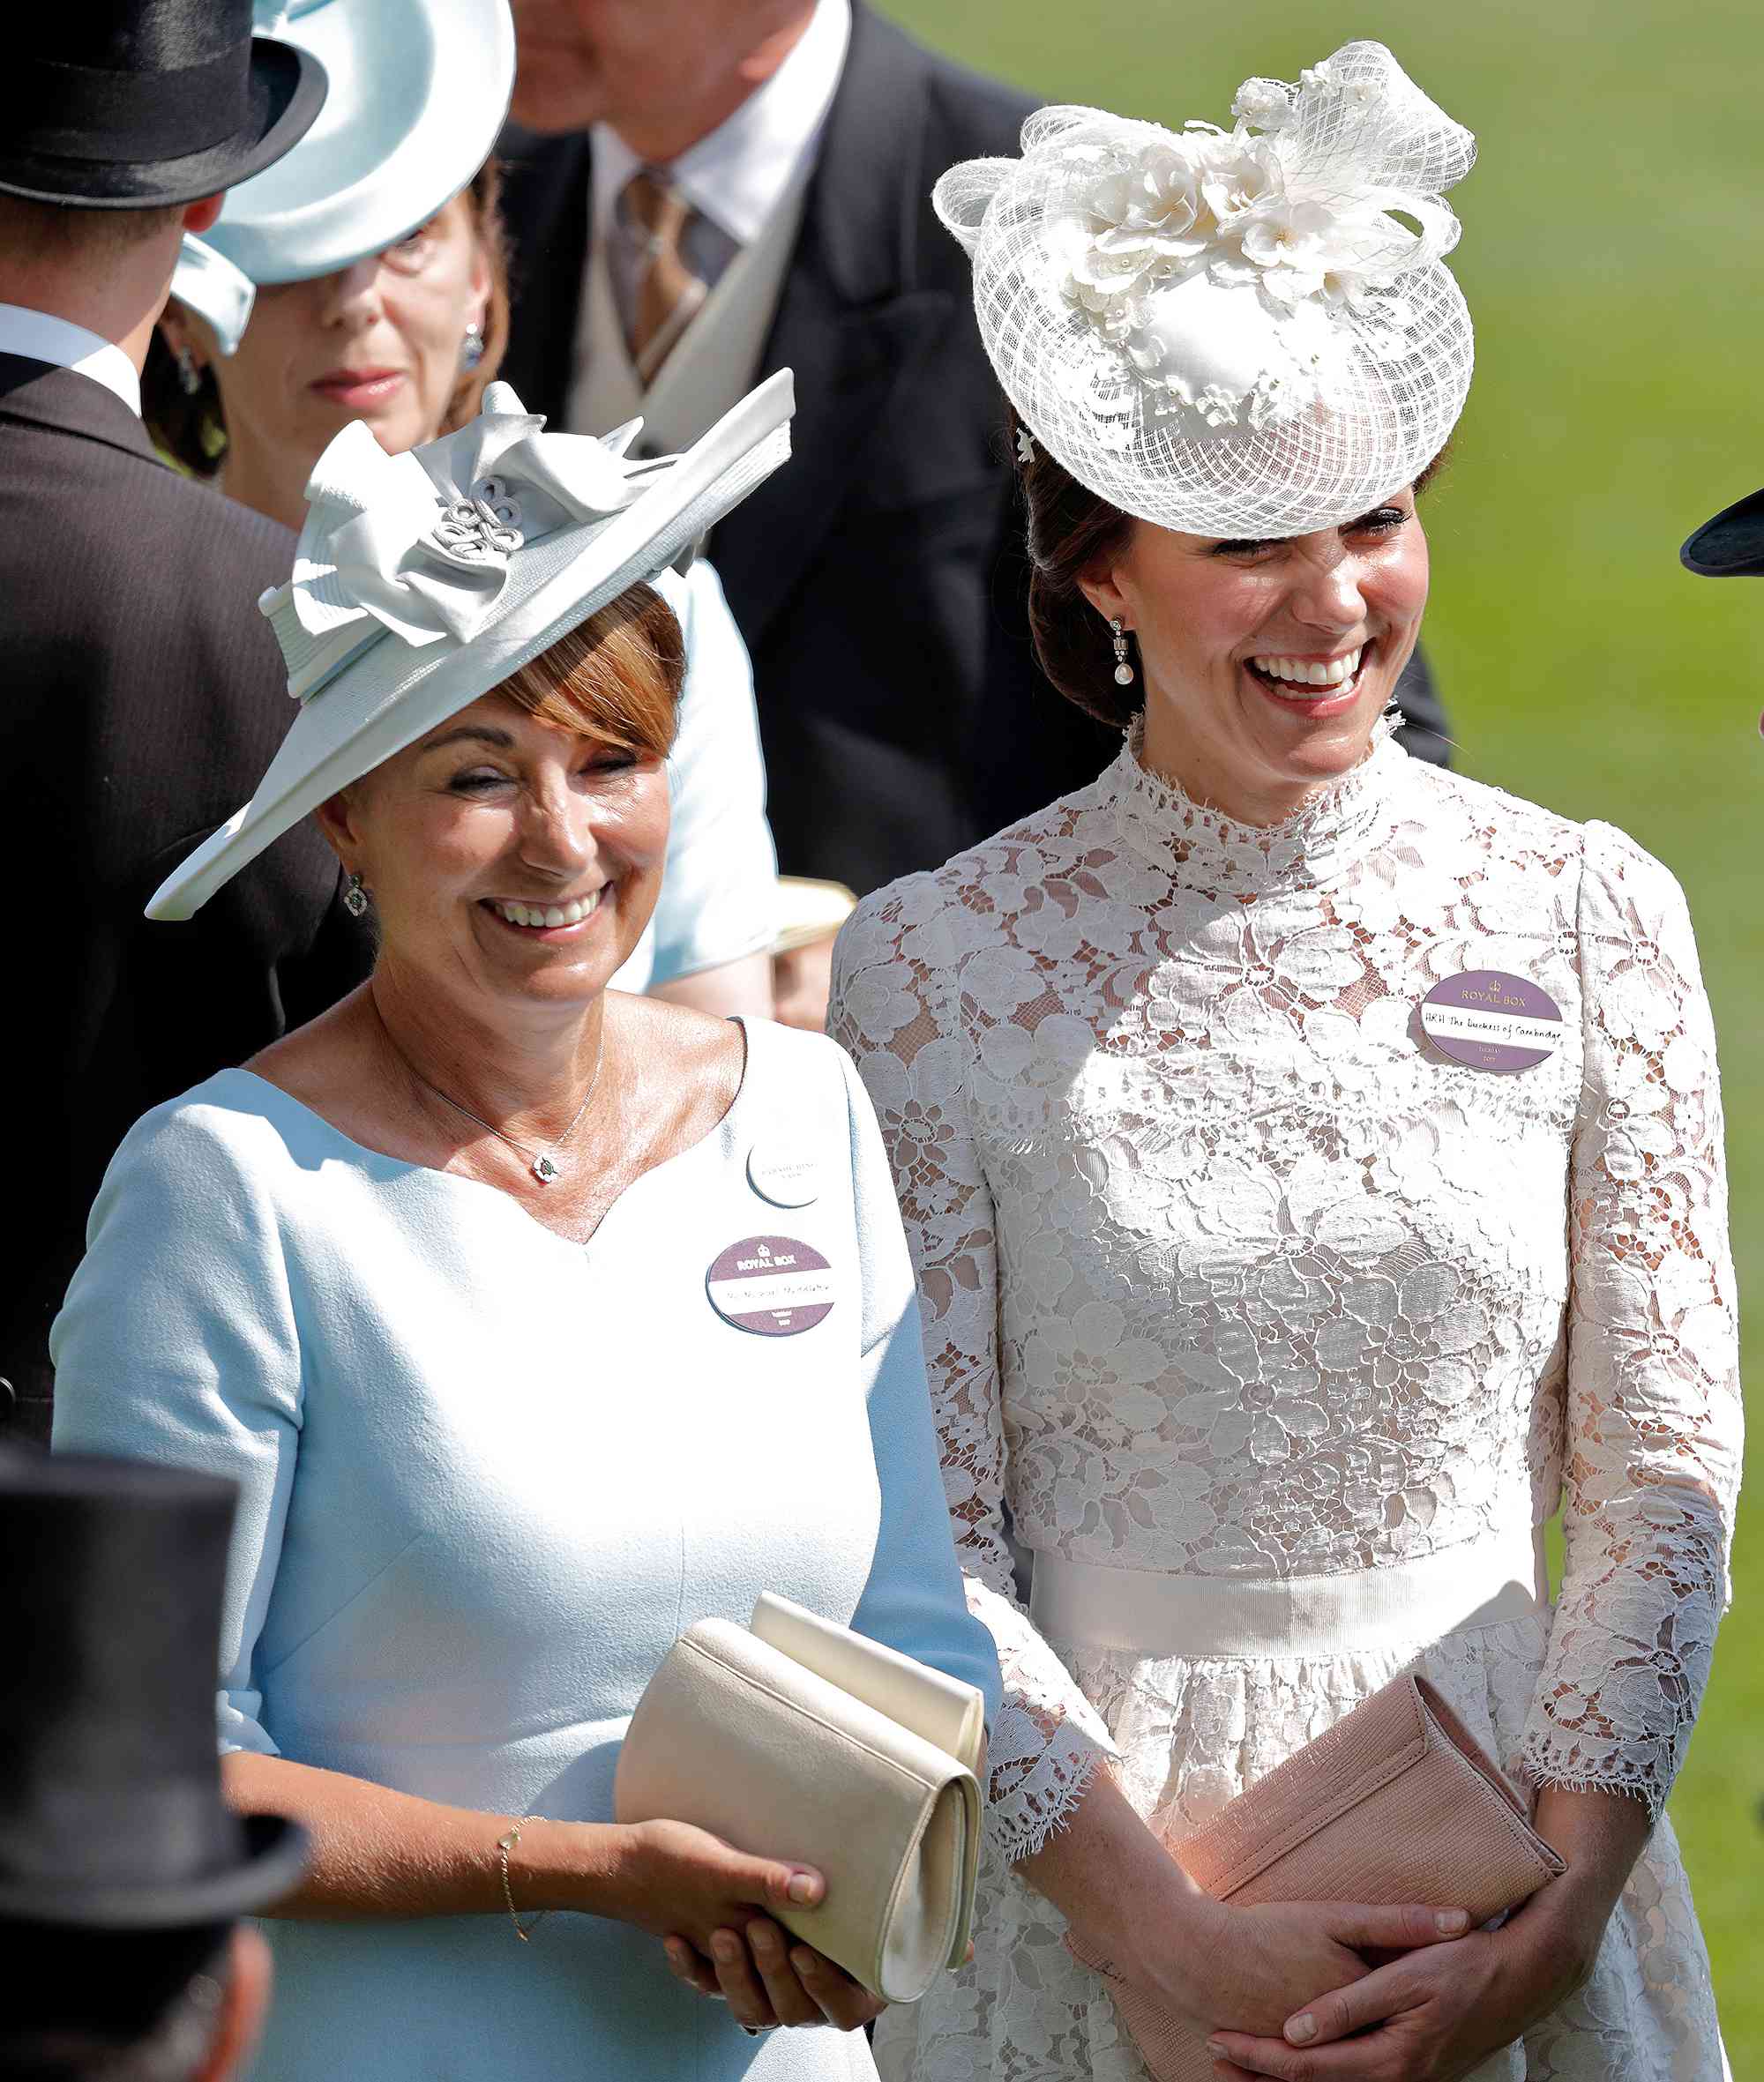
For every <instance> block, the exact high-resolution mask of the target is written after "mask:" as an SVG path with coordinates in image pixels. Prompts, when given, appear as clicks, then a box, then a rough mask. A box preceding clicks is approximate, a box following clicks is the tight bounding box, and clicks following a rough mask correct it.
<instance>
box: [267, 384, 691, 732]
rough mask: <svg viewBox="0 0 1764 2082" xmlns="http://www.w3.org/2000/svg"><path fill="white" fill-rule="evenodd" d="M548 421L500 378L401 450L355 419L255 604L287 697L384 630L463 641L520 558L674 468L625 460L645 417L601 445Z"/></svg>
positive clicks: (321, 464) (312, 484)
mask: <svg viewBox="0 0 1764 2082" xmlns="http://www.w3.org/2000/svg"><path fill="white" fill-rule="evenodd" d="M544 425H545V422H544V420H543V419H542V417H541V416H539V415H538V414H534V413H530V412H525V411H523V410H522V409H521V405H520V400H519V398H518V397H516V395H515V393H514V392H513V391H512V389H511V387H510V386H509V385H508V384H502V383H497V384H491V385H490V388H489V389H488V390H487V391H486V392H484V402H483V411H482V414H481V415H480V416H479V417H478V418H477V419H475V420H473V421H472V422H470V424H469V425H467V426H464V427H461V428H460V430H459V431H458V432H457V433H455V434H450V435H447V436H445V437H443V438H442V439H440V440H437V441H432V442H430V443H429V444H428V445H427V446H426V447H423V448H420V449H415V450H411V451H408V452H407V453H405V454H402V455H388V454H387V453H386V452H385V450H384V449H383V448H382V447H381V446H380V444H379V443H378V442H377V440H376V439H375V438H374V437H373V435H372V433H371V432H370V430H369V429H368V427H367V425H366V423H365V422H363V421H361V420H355V421H354V422H351V423H350V425H348V427H346V428H345V429H343V431H342V432H341V433H340V434H339V435H338V436H337V437H336V438H335V439H334V440H333V442H332V443H331V444H330V446H329V447H328V448H327V449H326V450H325V453H324V454H323V455H322V456H321V457H320V458H319V459H318V463H317V465H316V466H314V469H313V473H312V476H311V479H310V481H309V483H308V485H307V488H306V498H307V507H308V511H307V517H306V525H305V526H303V528H302V530H301V534H300V543H299V547H298V548H297V549H296V550H295V561H294V575H293V577H292V578H290V579H289V581H288V584H287V585H286V586H280V587H278V588H277V589H276V590H274V591H273V592H272V593H266V594H265V596H264V599H263V601H262V602H261V603H260V605H261V606H262V608H263V611H264V613H265V615H267V616H269V618H270V622H271V624H272V626H273V628H274V630H275V632H276V637H277V639H278V641H279V642H280V645H281V647H282V655H283V657H284V658H285V660H287V664H288V692H289V693H290V694H292V695H294V696H295V698H297V699H299V700H302V701H308V700H310V699H311V698H312V697H313V696H314V695H316V694H318V692H320V691H321V690H323V689H324V688H325V686H326V685H327V684H329V683H330V682H331V681H332V680H333V679H334V678H335V677H336V675H337V674H338V673H339V672H340V671H341V670H342V669H343V668H344V667H345V666H346V665H347V664H348V663H349V661H350V660H352V659H353V658H355V657H356V656H357V655H359V653H361V651H362V650H363V648H364V646H365V645H367V644H370V643H372V642H375V641H377V639H378V638H380V637H381V636H383V635H385V634H387V633H390V634H391V635H393V636H396V637H398V638H401V639H402V640H403V641H404V642H405V643H407V644H412V645H425V644H432V643H437V642H439V641H440V640H441V639H442V638H445V637H451V638H452V639H453V641H454V642H456V643H462V644H463V643H468V642H469V641H470V640H471V638H473V637H474V636H475V635H476V634H477V632H478V631H479V630H480V629H482V627H483V626H484V624H485V623H486V622H488V621H489V620H490V617H491V616H492V615H493V614H494V613H495V611H496V608H497V603H498V601H500V600H501V598H502V596H503V592H504V589H505V586H506V584H507V581H508V572H509V559H510V557H511V556H512V554H513V553H514V551H516V550H517V549H519V548H523V547H524V546H525V545H526V544H527V543H528V542H531V541H536V540H538V539H539V538H541V537H542V536H544V535H548V534H551V533H552V532H553V530H555V529H557V528H560V527H563V526H567V525H569V524H571V523H572V522H582V521H587V520H593V519H606V518H608V517H609V516H610V515H612V514H614V513H617V512H620V511H623V510H624V508H625V507H626V506H628V505H629V504H631V503H632V500H633V499H634V498H635V497H636V496H638V493H639V491H640V490H641V489H642V488H643V486H644V484H645V483H646V482H647V481H649V480H650V479H653V478H654V477H656V476H658V475H662V474H666V472H667V471H668V470H669V469H671V468H672V466H673V464H674V461H675V459H674V458H673V457H672V456H659V457H655V458H654V459H649V460H647V461H641V462H633V461H632V460H630V459H629V458H628V456H627V453H626V451H627V450H628V449H629V448H630V445H631V444H632V441H633V440H634V439H635V437H636V436H637V433H638V431H639V429H640V427H641V425H642V422H641V421H640V420H632V421H631V422H629V423H628V424H627V425H625V426H623V427H620V428H619V429H617V431H616V432H614V433H611V434H609V435H607V436H606V437H605V438H604V439H602V440H595V439H594V437H592V436H589V435H586V434H547V433H545V432H543V431H542V429H543V427H544Z"/></svg>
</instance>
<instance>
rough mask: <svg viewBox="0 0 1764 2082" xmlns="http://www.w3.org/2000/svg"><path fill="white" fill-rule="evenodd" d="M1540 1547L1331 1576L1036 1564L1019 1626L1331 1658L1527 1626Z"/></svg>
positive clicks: (1474, 1552)
mask: <svg viewBox="0 0 1764 2082" xmlns="http://www.w3.org/2000/svg"><path fill="white" fill-rule="evenodd" d="M1548 1602H1549V1585H1548V1578H1546V1576H1545V1574H1544V1543H1543V1535H1542V1534H1540V1533H1535V1532H1533V1531H1531V1530H1530V1529H1529V1528H1527V1529H1525V1530H1522V1531H1521V1530H1518V1529H1514V1530H1513V1531H1509V1532H1506V1533H1497V1534H1489V1535H1487V1536H1486V1537H1484V1538H1483V1539H1480V1540H1473V1541H1466V1542H1463V1543H1461V1544H1460V1545H1458V1546H1456V1547H1450V1548H1446V1549H1444V1551H1443V1552H1440V1553H1438V1554H1431V1555H1423V1556H1419V1557H1418V1558H1417V1559H1416V1560H1414V1561H1408V1562H1390V1563H1383V1564H1381V1565H1380V1566H1379V1567H1378V1568H1375V1569H1357V1570H1353V1571H1349V1572H1348V1573H1346V1574H1343V1575H1340V1576H1282V1577H1259V1578H1252V1579H1247V1580H1246V1579H1245V1578H1242V1577H1231V1576H1164V1575H1161V1574H1159V1573H1158V1572H1156V1571H1154V1570H1149V1569H1110V1568H1103V1567H1099V1566H1098V1565H1096V1564H1095V1563H1090V1562H1071V1561H1067V1560H1065V1559H1064V1558H1063V1557H1062V1556H1058V1555H1043V1554H1038V1555H1037V1556H1035V1573H1034V1576H1033V1578H1032V1579H1031V1583H1030V1590H1029V1616H1030V1617H1031V1618H1032V1619H1033V1620H1034V1621H1035V1625H1036V1626H1037V1628H1038V1629H1039V1630H1040V1631H1042V1632H1043V1634H1045V1635H1046V1636H1047V1638H1048V1639H1049V1640H1050V1641H1054V1642H1060V1643H1065V1644H1066V1645H1070V1646H1073V1647H1083V1648H1111V1649H1120V1650H1125V1651H1126V1652H1127V1653H1132V1654H1136V1655H1192V1656H1209V1655H1224V1656H1240V1655H1246V1656H1255V1655H1340V1654H1342V1653H1346V1652H1348V1651H1350V1650H1352V1649H1356V1648H1387V1647H1394V1646H1396V1645H1404V1644H1408V1643H1417V1644H1418V1643H1423V1642H1427V1641H1437V1640H1440V1639H1442V1638H1444V1637H1445V1636H1446V1635H1447V1634H1458V1633H1463V1632H1465V1631H1468V1630H1469V1629H1470V1628H1472V1627H1487V1626H1496V1625H1499V1624H1500V1623H1503V1622H1505V1621H1508V1620H1514V1619H1529V1618H1531V1617H1533V1616H1536V1614H1537V1613H1538V1612H1539V1611H1541V1610H1542V1609H1544V1608H1545V1607H1546V1606H1547V1604H1548Z"/></svg>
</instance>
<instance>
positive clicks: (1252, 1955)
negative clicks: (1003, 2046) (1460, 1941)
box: [1018, 1772, 1469, 2038]
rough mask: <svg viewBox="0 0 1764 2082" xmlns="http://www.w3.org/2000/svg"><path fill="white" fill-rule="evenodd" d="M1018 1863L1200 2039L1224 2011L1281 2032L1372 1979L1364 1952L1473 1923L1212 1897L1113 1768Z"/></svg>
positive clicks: (1074, 1926)
mask: <svg viewBox="0 0 1764 2082" xmlns="http://www.w3.org/2000/svg"><path fill="white" fill-rule="evenodd" d="M1018 1870H1019V1871H1020V1872H1021V1873H1022V1874H1023V1876H1024V1877H1025V1878H1026V1879H1027V1880H1028V1883H1029V1884H1030V1885H1031V1886H1033V1887H1034V1888H1035V1890H1036V1892H1039V1893H1042V1894H1044V1895H1045V1896H1046V1897H1047V1898H1048V1899H1050V1901H1052V1902H1053V1904H1054V1906H1055V1907H1057V1908H1058V1909H1060V1910H1062V1911H1063V1912H1064V1914H1065V1918H1066V1921H1067V1923H1068V1925H1069V1926H1070V1929H1071V1933H1072V1936H1073V1937H1074V1938H1076V1939H1079V1940H1080V1941H1081V1942H1082V1943H1083V1944H1085V1946H1086V1947H1087V1949H1088V1950H1089V1951H1092V1952H1094V1953H1095V1954H1096V1955H1098V1956H1100V1957H1103V1958H1105V1959H1109V1960H1110V1961H1112V1962H1113V1967H1114V1971H1115V1972H1116V1973H1117V1974H1119V1975H1120V1976H1121V1978H1122V1979H1124V1980H1125V1981H1131V1982H1133V1983H1135V1984H1137V1985H1138V1986H1139V1987H1140V1988H1141V1989H1144V1990H1145V1991H1146V1992H1147V1994H1148V1995H1150V1996H1154V1997H1155V2000H1156V2001H1157V2003H1158V2004H1160V2005H1161V2006H1162V2008H1163V2009H1165V2010H1169V2011H1174V2012H1175V2013H1176V2015H1177V2017H1178V2018H1180V2019H1183V2020H1184V2021H1185V2023H1186V2024H1188V2025H1189V2026H1192V2028H1193V2030H1194V2032H1195V2034H1196V2036H1197V2038H1199V2037H1200V2035H1202V2034H1205V2033H1209V2032H1211V2031H1212V2030H1213V2028H1214V2027H1215V2026H1217V2025H1219V2024H1221V2023H1222V2022H1224V2021H1226V2020H1229V2021H1230V2023H1231V2024H1232V2025H1233V2026H1235V2028H1236V2029H1237V2031H1239V2032H1240V2033H1241V2032H1245V2031H1248V2032H1266V2033H1278V2032H1279V2030H1280V2029H1281V2026H1282V2024H1283V2023H1284V2022H1285V2020H1286V2019H1288V2018H1289V2017H1290V2016H1291V2015H1292V2014H1293V2012H1294V2011H1295V2010H1297V2009H1298V2008H1300V2007H1302V2006H1303V2005H1304V2004H1306V2003H1308V2002H1310V2001H1311V2000H1312V1997H1313V1996H1320V1995H1323V1994H1325V1993H1326V1992H1327V1991H1328V1990H1330V1989H1341V1988H1342V1987H1345V1986H1346V1985H1347V1983H1349V1981H1357V1980H1359V1979H1360V1978H1361V1977H1363V1976H1364V1974H1366V1973H1367V1971H1368V1968H1367V1965H1366V1962H1365V1960H1364V1959H1363V1958H1362V1957H1361V1953H1362V1952H1363V1951H1406V1950H1408V1949H1409V1947H1411V1946H1414V1945H1437V1944H1440V1943H1441V1942H1442V1941H1444V1940H1446V1939H1447V1938H1450V1937H1454V1936H1458V1935H1460V1934H1461V1932H1462V1931H1463V1929H1464V1928H1465V1926H1466V1924H1467V1922H1468V1921H1469V1918H1468V1917H1467V1916H1465V1915H1464V1914H1463V1913H1462V1912H1461V1910H1460V1911H1454V1910H1449V1909H1446V1910H1436V1909H1432V1908H1426V1907H1419V1906H1417V1905H1415V1904H1412V1903H1411V1904H1409V1905H1407V1906H1402V1907H1372V1906H1368V1905H1364V1904H1355V1903H1346V1902H1285V1901H1278V1902H1263V1903H1260V1904H1258V1905H1256V1906H1254V1907H1233V1906H1231V1905H1230V1904H1228V1903H1221V1902H1217V1901H1215V1900H1213V1899H1211V1898H1210V1897H1209V1896H1207V1895H1206V1894H1204V1893H1203V1892H1201V1891H1200V1888H1199V1887H1198V1886H1197V1885H1196V1884H1195V1883H1194V1882H1193V1880H1192V1879H1191V1878H1190V1877H1189V1876H1188V1875H1187V1874H1186V1873H1185V1871H1184V1870H1183V1869H1182V1867H1181V1866H1180V1865H1178V1864H1177V1862H1176V1860H1175V1859H1173V1858H1172V1857H1171V1856H1170V1853H1169V1852H1168V1851H1167V1850H1165V1848H1164V1847H1163V1846H1162V1843H1160V1842H1159V1840H1158V1839H1157V1838H1156V1837H1155V1836H1154V1835H1153V1834H1152V1832H1151V1831H1150V1830H1149V1829H1147V1826H1146V1825H1145V1824H1144V1822H1142V1821H1141V1820H1140V1817H1139V1815H1138V1814H1137V1813H1136V1812H1135V1811H1134V1810H1133V1808H1132V1804H1131V1803H1130V1802H1128V1800H1127V1798H1126V1796H1125V1794H1123V1793H1122V1791H1121V1789H1120V1787H1118V1786H1117V1784H1116V1783H1115V1781H1114V1780H1113V1779H1112V1778H1111V1777H1110V1775H1109V1774H1108V1773H1107V1772H1098V1774H1097V1775H1096V1777H1095V1779H1094V1780H1092V1782H1091V1785H1090V1788H1089V1790H1088V1792H1087V1793H1086V1795H1085V1796H1084V1799H1083V1801H1082V1802H1080V1805H1079V1808H1078V1810H1077V1812H1076V1813H1075V1814H1074V1815H1073V1818H1072V1821H1071V1823H1070V1824H1069V1825H1068V1826H1067V1827H1066V1828H1065V1830H1063V1831H1061V1832H1058V1834H1056V1835H1054V1836H1053V1837H1051V1838H1050V1839H1049V1840H1048V1842H1047V1843H1046V1844H1045V1845H1044V1846H1043V1848H1042V1849H1041V1850H1039V1851H1037V1852H1036V1853H1035V1854H1034V1856H1033V1857H1030V1858H1028V1859H1025V1860H1024V1861H1022V1862H1021V1863H1020V1865H1019V1867H1018Z"/></svg>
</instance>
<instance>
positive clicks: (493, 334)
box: [141, 159, 508, 478]
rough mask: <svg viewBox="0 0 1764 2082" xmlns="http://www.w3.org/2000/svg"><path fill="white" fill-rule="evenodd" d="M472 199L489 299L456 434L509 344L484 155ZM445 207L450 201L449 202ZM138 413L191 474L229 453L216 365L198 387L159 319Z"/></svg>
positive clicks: (495, 173) (450, 423)
mask: <svg viewBox="0 0 1764 2082" xmlns="http://www.w3.org/2000/svg"><path fill="white" fill-rule="evenodd" d="M464 193H465V197H466V199H467V202H469V203H470V205H472V218H473V225H472V228H473V229H474V230H475V232H476V234H477V236H478V243H479V244H480V245H481V246H482V248H483V250H484V259H485V263H486V265H488V267H489V269H490V298H489V301H488V302H487V303H486V304H485V306H484V351H483V356H482V360H481V361H480V362H479V363H478V365H477V367H476V368H475V369H461V370H460V380H459V381H458V382H457V383H456V384H454V386H453V394H452V397H451V398H449V399H448V400H447V411H446V414H445V417H444V418H443V420H442V422H441V432H442V433H444V434H451V433H453V432H454V431H455V430H456V429H459V428H460V427H463V426H464V425H465V424H466V422H467V420H473V419H475V418H476V417H477V416H478V411H479V408H480V406H481V404H482V399H483V394H484V389H485V386H486V385H487V384H492V383H494V382H495V381H496V373H497V369H500V368H501V366H502V358H503V356H504V354H505V353H506V352H507V351H508V241H507V238H506V236H505V233H504V230H503V221H502V168H501V167H500V166H498V165H497V161H496V160H493V159H487V160H485V161H484V163H483V165H482V166H481V167H480V168H478V170H477V172H476V174H475V175H473V177H472V179H471V181H470V182H469V183H467V187H466V189H465V190H464ZM444 206H445V205H444ZM141 417H142V419H143V420H144V421H145V422H146V429H147V432H148V433H149V434H150V435H151V436H152V437H153V443H154V445H155V446H156V447H158V448H159V449H160V450H161V451H162V452H163V453H164V454H166V455H167V456H168V457H170V459H172V460H173V461H174V462H175V463H176V464H177V466H178V467H179V468H180V469H183V470H185V471H188V473H189V474H190V475H191V476H192V477H203V478H206V477H213V475H214V474H215V473H216V472H217V471H218V470H219V469H220V467H221V464H222V463H223V462H224V461H225V460H226V456H227V421H226V416H225V414H223V413H222V411H221V386H220V385H219V384H217V383H216V382H215V380H214V371H213V369H209V368H205V369H203V371H202V380H201V383H200V384H198V387H197V389H196V391H195V392H194V393H191V392H188V391H186V390H185V389H184V387H183V382H182V380H181V378H180V377H179V374H178V366H177V356H176V354H173V353H172V351H171V349H170V347H168V346H167V344H166V339H165V335H164V333H162V332H161V331H160V330H159V328H158V327H157V326H155V327H154V329H153V340H152V341H151V342H150V343H149V345H148V347H147V364H146V369H143V370H142V372H141Z"/></svg>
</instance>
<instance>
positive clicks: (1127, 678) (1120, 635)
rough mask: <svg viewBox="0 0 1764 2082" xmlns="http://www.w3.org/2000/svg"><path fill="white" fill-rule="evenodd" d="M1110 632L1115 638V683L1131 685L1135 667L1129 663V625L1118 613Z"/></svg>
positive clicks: (1122, 685) (1110, 625) (1119, 685)
mask: <svg viewBox="0 0 1764 2082" xmlns="http://www.w3.org/2000/svg"><path fill="white" fill-rule="evenodd" d="M1109 633H1110V636H1112V637H1113V638H1114V639H1115V684H1116V685H1117V687H1131V686H1132V683H1133V668H1132V666H1131V665H1129V664H1128V663H1127V625H1126V623H1125V622H1123V621H1122V619H1121V617H1120V616H1118V615H1117V616H1115V618H1114V619H1113V621H1111V622H1110V624H1109Z"/></svg>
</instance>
